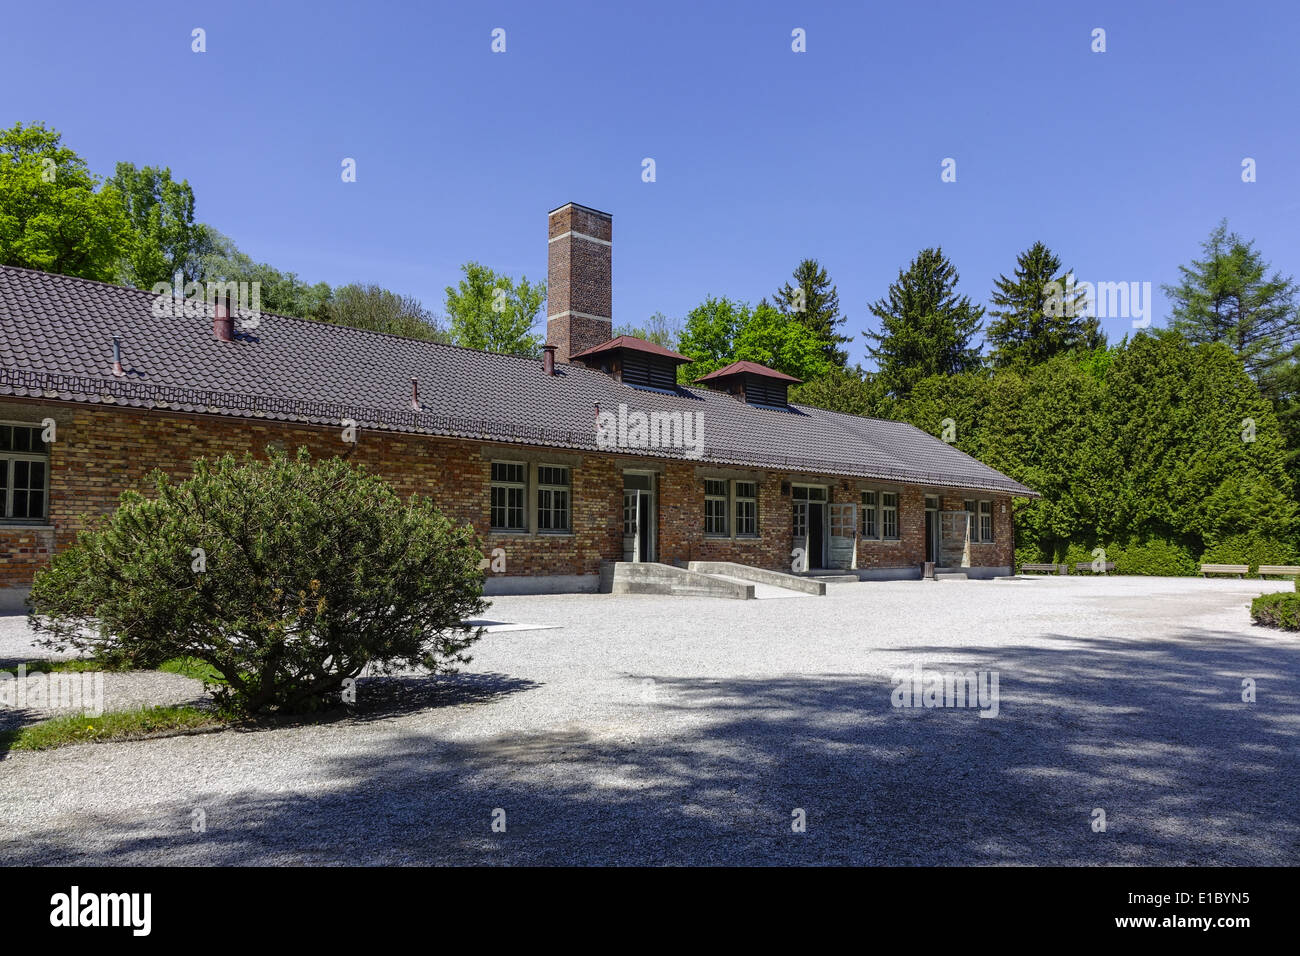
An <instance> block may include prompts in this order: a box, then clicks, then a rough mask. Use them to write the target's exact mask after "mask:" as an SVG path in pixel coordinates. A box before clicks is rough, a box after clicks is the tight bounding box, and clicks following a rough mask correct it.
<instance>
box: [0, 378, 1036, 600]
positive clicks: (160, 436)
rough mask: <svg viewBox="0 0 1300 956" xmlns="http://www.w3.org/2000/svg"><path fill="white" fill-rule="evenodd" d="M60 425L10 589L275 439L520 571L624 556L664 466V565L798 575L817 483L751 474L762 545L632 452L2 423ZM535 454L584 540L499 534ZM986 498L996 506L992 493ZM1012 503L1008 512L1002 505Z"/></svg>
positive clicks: (689, 473) (982, 553)
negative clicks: (640, 492)
mask: <svg viewBox="0 0 1300 956" xmlns="http://www.w3.org/2000/svg"><path fill="white" fill-rule="evenodd" d="M46 416H49V417H52V418H54V419H55V420H56V422H57V423H58V434H57V440H56V441H55V442H54V443H53V445H52V446H51V451H50V519H51V523H52V528H49V529H35V530H33V529H6V528H4V527H3V526H0V588H4V587H10V586H13V585H25V584H28V583H30V580H31V575H32V573H33V571H34V570H35V568H36V567H38V566H40V565H42V564H44V563H45V562H46V561H48V560H49V556H50V553H51V549H52V548H54V547H58V548H62V547H65V546H66V545H67V544H68V543H69V542H71V541H72V540H73V538H74V537H75V535H76V533H77V532H78V531H79V530H81V529H83V528H85V527H86V526H87V523H88V521H89V519H90V518H91V517H92V516H94V515H98V514H103V513H106V512H109V511H111V510H112V509H113V508H114V507H116V505H117V501H118V498H119V496H120V495H121V493H122V492H123V491H124V490H126V489H128V488H143V485H142V482H143V479H144V478H145V477H146V476H147V475H148V474H149V473H150V472H151V471H152V470H153V469H154V468H161V469H162V470H163V471H165V472H167V473H169V474H171V475H173V476H177V477H180V476H184V475H185V474H187V473H188V472H189V470H190V462H191V461H192V460H193V459H195V458H199V457H215V456H219V455H221V454H224V453H226V452H233V453H236V454H242V453H243V452H245V451H253V452H254V453H255V454H262V453H264V450H265V448H266V446H267V444H269V443H270V442H272V441H279V442H283V443H284V445H285V446H286V447H287V448H288V449H289V450H291V451H292V450H293V449H296V448H297V447H298V446H300V445H305V446H306V447H307V448H308V449H309V450H310V451H311V453H312V454H313V455H316V456H330V455H339V454H341V455H345V456H347V457H348V458H349V459H350V460H352V461H356V462H359V463H362V464H365V465H366V466H367V467H369V468H370V469H371V470H373V471H374V472H376V473H378V474H380V475H381V476H383V477H384V478H386V479H387V480H388V481H390V482H391V483H392V484H393V486H394V488H395V489H396V490H397V492H398V493H399V494H401V495H403V496H407V495H410V494H412V493H415V492H418V493H420V494H422V495H426V496H428V497H431V498H432V499H433V500H434V501H435V503H436V504H437V505H438V507H439V508H441V509H442V510H443V511H444V512H446V513H447V514H448V515H449V516H451V517H452V518H453V519H454V520H457V521H461V522H468V523H470V524H472V525H473V526H474V528H475V529H476V531H477V532H478V534H479V536H480V537H481V538H482V540H483V546H484V549H485V551H490V550H491V549H493V548H498V547H499V548H503V549H504V550H505V554H506V562H507V568H506V572H505V573H506V574H508V575H550V574H557V575H558V574H595V573H597V571H598V569H599V566H600V562H601V561H602V560H622V547H623V545H622V530H623V529H622V516H623V507H622V506H623V496H622V489H623V480H622V472H623V469H624V468H625V467H630V468H639V467H650V468H654V469H656V470H657V471H658V473H659V477H658V482H657V485H658V494H657V503H658V546H659V554H658V558H659V560H660V561H663V562H665V563H672V562H674V561H692V560H717V561H738V562H740V563H743V564H752V565H758V566H761V567H766V568H772V569H776V570H788V569H789V567H790V561H791V558H790V551H791V543H792V541H791V510H792V509H791V499H790V497H789V495H788V494H787V495H783V494H782V493H781V485H782V483H783V482H790V481H799V482H816V481H818V479H815V478H812V477H809V476H807V475H790V474H784V473H779V472H764V473H753V474H752V475H746V474H744V473H740V474H739V477H742V478H756V479H757V480H758V486H759V489H758V494H759V515H758V522H759V533H760V537H759V538H758V539H757V540H754V539H743V538H737V539H711V538H706V537H704V534H703V514H704V479H703V477H702V472H701V470H700V468H699V465H698V463H696V462H689V461H674V462H665V461H647V460H645V459H635V458H630V457H626V456H613V455H605V454H587V453H575V452H565V451H555V452H549V451H546V450H543V449H520V448H518V447H510V446H490V445H486V444H484V443H481V442H470V441H460V440H451V439H436V438H426V437H418V436H404V435H400V434H393V433H381V432H374V431H364V430H363V431H360V432H358V442H357V444H356V445H355V446H353V445H349V444H346V443H344V442H343V441H342V440H341V432H340V430H339V429H337V428H323V427H302V426H294V425H284V424H276V423H269V422H257V421H249V420H240V419H231V418H219V417H215V416H214V417H203V416H187V415H178V414H171V413H157V412H142V411H136V410H129V409H121V410H118V409H113V408H111V407H100V408H92V407H85V406H75V407H74V406H66V405H56V404H50V403H19V402H16V401H11V400H7V399H5V400H0V418H3V419H7V420H14V421H31V422H33V423H38V422H40V420H41V419H42V418H44V417H46ZM493 457H498V458H511V459H518V458H521V457H523V458H529V459H531V460H533V461H550V462H552V463H557V464H568V465H569V466H570V475H571V481H572V496H571V497H572V528H573V533H571V534H564V535H545V534H503V533H493V532H491V530H490V528H489V523H490V513H489V501H490V495H489V486H490V481H491V459H492V458H493ZM820 482H821V483H824V484H826V485H829V486H830V491H831V500H832V501H859V500H860V492H859V485H858V482H857V481H856V480H854V481H850V482H848V483H847V487H846V486H845V485H846V483H845V482H844V480H843V479H830V478H827V479H821V480H820ZM924 494H925V492H924V490H923V489H920V488H910V487H909V488H904V489H902V490H901V492H900V495H899V512H900V513H899V526H900V530H901V535H902V540H900V541H893V542H889V541H862V540H860V541H859V544H858V566H859V567H861V568H900V567H917V566H918V565H919V564H920V563H921V562H922V561H923V560H924V556H925V541H924V530H925V511H924V507H925V503H924ZM984 497H989V496H988V495H987V494H985V495H984ZM961 501H962V496H960V495H958V496H956V497H953V498H947V497H945V500H944V506H945V507H952V508H960V507H961ZM1004 505H1006V507H1005V509H1004V507H1003V506H1004ZM994 522H995V538H996V540H995V541H994V542H993V543H991V544H979V545H972V548H971V558H972V561H971V563H972V564H973V565H986V566H1006V565H1010V564H1011V554H1012V544H1011V513H1010V507H1009V503H1008V502H1007V499H1005V498H1001V499H997V498H995V499H994Z"/></svg>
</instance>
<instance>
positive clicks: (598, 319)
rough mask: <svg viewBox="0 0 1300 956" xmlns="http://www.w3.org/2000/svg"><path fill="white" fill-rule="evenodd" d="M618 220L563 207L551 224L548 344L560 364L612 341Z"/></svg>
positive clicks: (593, 211)
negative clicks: (616, 224)
mask: <svg viewBox="0 0 1300 956" xmlns="http://www.w3.org/2000/svg"><path fill="white" fill-rule="evenodd" d="M613 222H614V217H613V216H611V215H610V214H609V213H607V212H601V211H600V210H599V209H591V208H589V207H587V206H579V205H578V204H577V203H565V204H564V205H563V206H561V207H560V208H559V209H552V210H551V212H550V216H549V217H548V222H547V241H548V252H547V257H546V261H547V285H546V342H547V344H549V345H554V346H555V357H556V359H558V360H559V361H561V362H568V361H569V360H570V358H571V357H572V356H573V355H575V354H577V353H578V352H581V351H582V350H583V349H589V348H591V347H592V346H594V345H600V344H601V343H602V342H608V341H609V340H610V339H612V338H613V337H614V319H613V315H614V310H613V287H612V281H611V274H612V272H611V261H612V241H613V237H614V227H613Z"/></svg>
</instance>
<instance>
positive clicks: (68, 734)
mask: <svg viewBox="0 0 1300 956" xmlns="http://www.w3.org/2000/svg"><path fill="white" fill-rule="evenodd" d="M221 725H222V721H221V720H220V719H219V718H218V717H217V716H216V715H214V714H212V713H211V712H210V711H206V710H199V709H198V708H197V707H183V706H181V707H145V708H143V709H142V710H123V711H111V712H109V713H106V714H101V715H100V716H98V717H89V716H87V715H85V714H71V715H68V716H66V717H53V718H51V719H50V720H44V721H41V722H40V723H39V724H32V725H31V726H30V727H21V728H19V729H18V730H6V731H0V750H5V749H7V750H50V749H52V748H54V747H66V746H68V745H70V744H85V743H104V742H106V741H113V740H137V739H139V738H141V737H148V736H152V735H154V734H164V733H180V732H183V731H187V730H200V729H203V728H205V727H219V726H221Z"/></svg>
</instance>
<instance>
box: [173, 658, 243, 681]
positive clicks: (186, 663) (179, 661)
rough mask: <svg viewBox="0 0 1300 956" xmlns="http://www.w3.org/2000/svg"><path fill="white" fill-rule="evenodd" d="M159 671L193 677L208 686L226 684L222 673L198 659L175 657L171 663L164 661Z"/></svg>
mask: <svg viewBox="0 0 1300 956" xmlns="http://www.w3.org/2000/svg"><path fill="white" fill-rule="evenodd" d="M158 669H159V670H160V671H167V673H169V674H180V675H181V676H182V677H192V678H194V679H195V680H201V681H204V682H206V683H208V684H224V683H225V682H226V679H225V678H224V677H222V676H221V672H220V671H218V670H217V669H216V668H215V667H213V666H212V665H211V664H208V663H206V662H204V661H201V660H199V659H198V658H196V657H174V658H172V659H171V660H169V661H163V662H162V663H161V664H159V665H158Z"/></svg>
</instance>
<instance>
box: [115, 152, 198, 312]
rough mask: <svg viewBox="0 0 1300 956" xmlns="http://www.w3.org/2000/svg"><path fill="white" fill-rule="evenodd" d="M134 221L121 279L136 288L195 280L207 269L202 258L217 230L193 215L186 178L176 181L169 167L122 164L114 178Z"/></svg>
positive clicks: (126, 209) (124, 206)
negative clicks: (203, 269)
mask: <svg viewBox="0 0 1300 956" xmlns="http://www.w3.org/2000/svg"><path fill="white" fill-rule="evenodd" d="M109 185H111V186H112V187H113V188H114V189H115V190H117V193H118V195H119V196H121V197H122V204H123V208H124V210H125V212H126V216H127V219H128V220H129V221H130V223H131V236H130V238H129V240H128V241H127V242H126V243H125V248H124V250H123V251H124V255H123V261H122V264H121V279H122V281H124V282H126V283H128V284H130V285H133V286H135V287H136V288H137V289H148V288H151V287H152V286H153V285H154V284H155V283H159V282H168V283H170V282H173V281H174V278H175V276H176V274H177V273H179V274H180V276H181V281H182V282H183V283H184V282H192V281H195V280H197V279H198V278H199V274H200V272H201V271H202V257H203V256H204V255H205V254H207V253H208V252H209V251H210V248H211V244H212V234H211V232H210V231H209V230H208V228H207V227H205V226H204V225H203V224H202V223H199V222H196V221H195V219H194V190H193V189H191V188H190V184H189V183H188V182H186V181H185V180H181V181H180V182H176V181H175V180H174V179H172V172H171V170H170V169H159V168H158V167H155V166H144V167H142V168H140V169H137V168H136V167H135V164H133V163H118V164H117V171H116V172H115V173H114V174H113V178H112V179H110V180H109Z"/></svg>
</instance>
